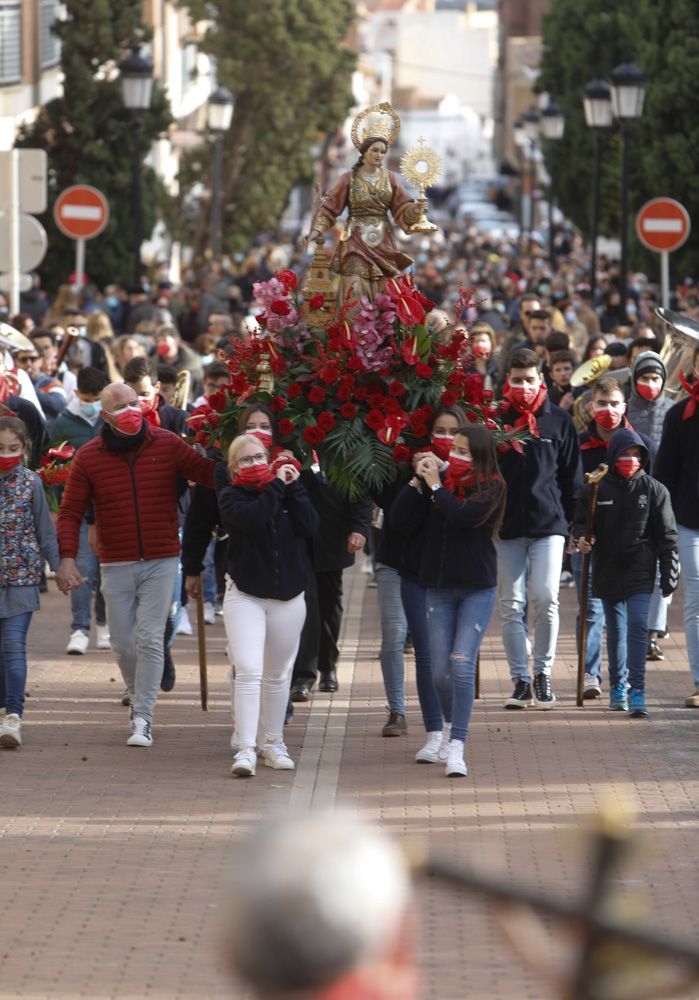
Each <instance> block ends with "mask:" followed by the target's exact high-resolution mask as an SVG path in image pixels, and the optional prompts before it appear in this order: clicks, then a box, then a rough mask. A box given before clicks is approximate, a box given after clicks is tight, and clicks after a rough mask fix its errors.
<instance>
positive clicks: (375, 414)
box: [364, 410, 383, 431]
mask: <svg viewBox="0 0 699 1000" xmlns="http://www.w3.org/2000/svg"><path fill="white" fill-rule="evenodd" d="M364 419H365V420H366V423H367V427H371V429H372V431H378V430H380V429H381V428H382V427H383V413H382V412H381V411H380V410H369V412H368V413H367V415H366V417H365V418H364Z"/></svg>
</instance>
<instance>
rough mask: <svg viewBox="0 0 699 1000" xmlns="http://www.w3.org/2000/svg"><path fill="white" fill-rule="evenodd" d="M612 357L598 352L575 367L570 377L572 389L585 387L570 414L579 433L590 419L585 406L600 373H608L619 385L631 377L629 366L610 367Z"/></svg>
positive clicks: (590, 397)
mask: <svg viewBox="0 0 699 1000" xmlns="http://www.w3.org/2000/svg"><path fill="white" fill-rule="evenodd" d="M611 363H612V359H611V357H610V356H609V355H608V354H600V355H598V356H597V357H596V358H590V360H589V361H583V363H582V364H581V365H578V367H577V368H576V369H575V371H574V372H573V374H572V375H571V377H570V384H571V385H572V386H573V388H574V389H578V388H580V386H583V385H584V386H585V387H586V392H582V393H581V394H580V395H579V396H578V397H577V398H576V400H575V402H574V403H573V409H572V411H571V416H572V418H573V423H574V424H575V430H576V431H577V432H578V434H580V433H581V432H582V431H584V430H585V428H586V427H587V425H588V424H589V423H590V420H591V419H592V418H591V417H590V416H589V414H588V413H587V412H586V410H585V407H586V406H587V404H588V403H589V401H590V400H591V399H592V386H593V385H594V383H595V382H596V381H597V379H598V378H600V376H602V375H609V376H610V377H611V378H613V379H615V380H616V381H617V382H618V383H619V385H624V383H625V382H628V381H629V379H630V378H631V369H630V368H610V367H609V366H610V365H611Z"/></svg>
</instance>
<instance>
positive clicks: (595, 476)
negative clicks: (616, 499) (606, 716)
mask: <svg viewBox="0 0 699 1000" xmlns="http://www.w3.org/2000/svg"><path fill="white" fill-rule="evenodd" d="M608 471H609V466H608V465H605V464H604V463H602V465H600V466H598V467H597V468H596V469H595V471H594V472H586V473H585V482H586V483H589V485H590V498H589V500H588V502H587V520H586V522H585V540H586V541H588V542H591V541H592V527H593V522H594V519H595V508H596V507H597V492H598V490H599V484H600V482H601V481H602V480H603V479H604V477H605V476H606V475H607V472H608ZM590 555H591V553H590V552H584V553H583V564H582V580H581V581H580V644H579V649H578V697H577V704H578V707H579V708H581V707H582V705H583V703H584V699H583V686H584V683H585V654H586V652H587V591H588V589H589V586H590Z"/></svg>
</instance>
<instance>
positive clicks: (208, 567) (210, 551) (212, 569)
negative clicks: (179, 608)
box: [202, 538, 216, 604]
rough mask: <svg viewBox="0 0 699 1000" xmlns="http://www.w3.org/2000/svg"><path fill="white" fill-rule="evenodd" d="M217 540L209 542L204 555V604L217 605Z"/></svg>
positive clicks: (213, 539)
mask: <svg viewBox="0 0 699 1000" xmlns="http://www.w3.org/2000/svg"><path fill="white" fill-rule="evenodd" d="M215 555H216V539H215V538H212V539H211V541H210V542H209V544H208V546H207V549H206V553H205V555H204V573H203V579H202V584H203V588H204V589H203V596H204V604H216V560H215Z"/></svg>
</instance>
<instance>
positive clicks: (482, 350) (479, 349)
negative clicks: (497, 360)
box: [471, 344, 490, 358]
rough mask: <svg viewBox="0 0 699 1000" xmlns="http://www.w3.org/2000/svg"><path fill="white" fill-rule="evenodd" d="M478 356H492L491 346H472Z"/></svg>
mask: <svg viewBox="0 0 699 1000" xmlns="http://www.w3.org/2000/svg"><path fill="white" fill-rule="evenodd" d="M471 350H472V351H473V353H474V354H475V355H476V357H477V358H487V357H490V348H489V347H488V345H487V344H474V345H473V346H472V348H471Z"/></svg>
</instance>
